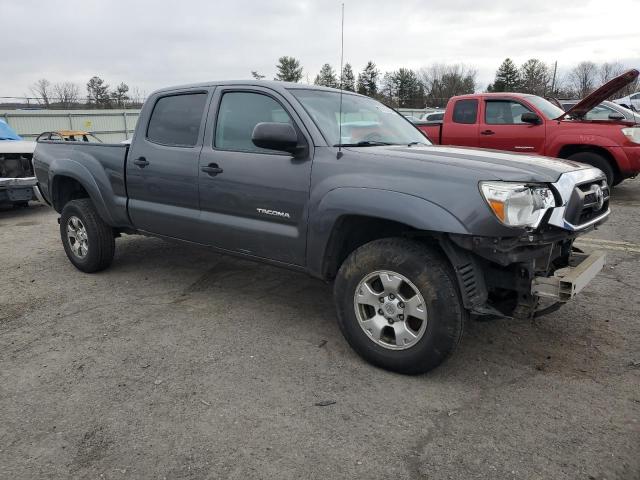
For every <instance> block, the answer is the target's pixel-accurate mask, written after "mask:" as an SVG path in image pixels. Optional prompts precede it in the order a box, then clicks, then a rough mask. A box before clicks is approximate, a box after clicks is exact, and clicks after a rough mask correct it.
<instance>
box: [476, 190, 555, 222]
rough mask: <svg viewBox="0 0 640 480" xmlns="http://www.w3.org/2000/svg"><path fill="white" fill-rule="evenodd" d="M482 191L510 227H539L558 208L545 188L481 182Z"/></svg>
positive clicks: (499, 216)
mask: <svg viewBox="0 0 640 480" xmlns="http://www.w3.org/2000/svg"><path fill="white" fill-rule="evenodd" d="M480 191H481V192H482V196H483V197H484V198H485V200H486V201H487V204H488V205H489V207H490V208H491V211H492V212H493V214H494V215H495V216H496V217H497V218H498V220H500V221H501V222H502V223H503V224H505V225H507V226H509V227H527V228H536V227H537V226H538V225H539V224H540V221H541V220H542V218H543V217H544V214H545V213H546V211H547V210H549V209H550V208H553V207H555V206H556V202H555V199H554V196H553V192H552V191H551V189H550V188H549V187H547V186H544V185H527V184H523V183H511V182H480Z"/></svg>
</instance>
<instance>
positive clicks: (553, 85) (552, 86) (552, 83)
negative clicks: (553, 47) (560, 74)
mask: <svg viewBox="0 0 640 480" xmlns="http://www.w3.org/2000/svg"><path fill="white" fill-rule="evenodd" d="M557 71H558V61H557V60H556V61H555V62H554V63H553V80H551V95H553V96H555V93H554V92H555V87H556V72H557Z"/></svg>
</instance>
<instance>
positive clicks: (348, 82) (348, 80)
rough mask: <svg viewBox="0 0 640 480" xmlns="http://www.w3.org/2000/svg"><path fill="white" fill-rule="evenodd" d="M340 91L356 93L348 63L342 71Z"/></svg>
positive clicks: (354, 82) (354, 81)
mask: <svg viewBox="0 0 640 480" xmlns="http://www.w3.org/2000/svg"><path fill="white" fill-rule="evenodd" d="M342 89H343V90H348V91H350V92H355V91H356V79H355V76H354V75H353V70H352V68H351V64H349V63H347V64H345V66H344V68H343V69H342Z"/></svg>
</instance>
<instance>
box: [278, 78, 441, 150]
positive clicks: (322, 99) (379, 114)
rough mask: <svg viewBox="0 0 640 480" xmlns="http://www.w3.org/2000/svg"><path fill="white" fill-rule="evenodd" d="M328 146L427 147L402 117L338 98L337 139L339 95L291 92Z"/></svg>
mask: <svg viewBox="0 0 640 480" xmlns="http://www.w3.org/2000/svg"><path fill="white" fill-rule="evenodd" d="M290 92H291V93H292V94H293V96H294V97H296V98H297V99H298V101H299V102H300V103H301V104H302V106H303V108H304V109H305V110H306V111H307V113H308V114H309V115H310V116H311V118H312V119H313V121H314V122H315V124H316V125H317V127H318V128H319V129H320V131H321V132H322V134H323V135H324V137H325V139H326V140H327V141H328V142H329V144H331V145H333V146H334V147H337V146H338V145H342V146H344V147H346V146H358V147H368V146H375V145H416V144H424V145H431V142H429V140H428V139H427V138H426V137H425V136H424V135H423V134H422V132H421V131H420V130H418V129H417V128H416V127H414V126H413V124H411V123H410V122H409V121H408V120H406V119H405V118H403V117H402V115H400V114H398V113H396V112H395V111H394V110H392V109H390V108H389V107H386V106H384V105H383V104H382V103H380V102H378V101H376V100H374V99H372V98H368V97H362V96H359V95H352V94H348V93H345V94H343V96H342V119H341V121H342V138H340V125H339V120H338V119H339V117H340V93H338V92H331V91H324V90H311V89H309V90H306V89H291V90H290Z"/></svg>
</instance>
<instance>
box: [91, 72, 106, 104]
mask: <svg viewBox="0 0 640 480" xmlns="http://www.w3.org/2000/svg"><path fill="white" fill-rule="evenodd" d="M87 94H88V95H87V96H88V99H89V103H93V104H94V105H96V106H98V107H108V106H109V104H110V97H109V85H106V84H105V83H104V80H102V79H101V78H100V77H97V76H93V77H91V78H90V79H89V81H88V82H87Z"/></svg>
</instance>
